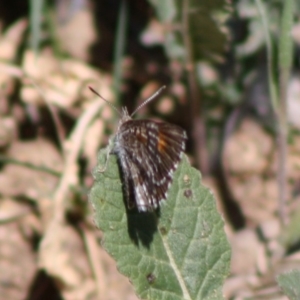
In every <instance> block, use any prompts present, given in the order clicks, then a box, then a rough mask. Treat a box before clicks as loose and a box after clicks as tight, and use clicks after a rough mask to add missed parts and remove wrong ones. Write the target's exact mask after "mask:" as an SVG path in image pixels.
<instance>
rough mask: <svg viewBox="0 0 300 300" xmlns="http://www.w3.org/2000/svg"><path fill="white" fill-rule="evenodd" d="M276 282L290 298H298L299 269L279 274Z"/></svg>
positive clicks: (292, 299)
mask: <svg viewBox="0 0 300 300" xmlns="http://www.w3.org/2000/svg"><path fill="white" fill-rule="evenodd" d="M277 282H278V284H279V286H280V287H281V289H282V290H283V292H284V294H285V295H287V296H288V297H289V299H290V300H298V299H300V285H299V282H300V270H293V271H291V272H287V273H284V274H280V275H279V276H278V278H277Z"/></svg>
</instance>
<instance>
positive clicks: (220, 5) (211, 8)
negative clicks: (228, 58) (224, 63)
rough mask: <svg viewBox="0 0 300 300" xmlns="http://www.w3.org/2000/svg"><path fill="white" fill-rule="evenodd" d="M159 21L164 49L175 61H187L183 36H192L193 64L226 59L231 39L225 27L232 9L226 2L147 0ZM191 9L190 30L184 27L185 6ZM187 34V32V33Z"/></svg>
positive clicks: (189, 12) (219, 0)
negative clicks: (164, 31) (163, 38)
mask: <svg viewBox="0 0 300 300" xmlns="http://www.w3.org/2000/svg"><path fill="white" fill-rule="evenodd" d="M148 1H149V2H150V3H151V5H152V6H153V7H154V9H155V11H156V15H157V17H158V19H159V20H160V21H161V22H162V23H163V24H164V25H165V28H166V37H165V49H166V52H167V55H168V56H169V57H172V58H177V59H178V58H179V59H185V56H186V49H185V47H186V46H187V45H184V42H183V35H190V40H191V43H192V45H191V48H192V49H191V50H192V52H193V53H194V60H195V61H198V60H201V59H210V60H215V59H216V58H217V59H219V58H220V57H221V56H223V54H224V51H225V49H226V46H227V41H228V39H229V33H228V29H227V27H226V26H225V25H226V21H227V20H228V18H229V16H230V14H231V11H232V8H231V4H230V2H229V1H227V0H210V1H199V0H184V1H178V0H165V1H159V0H148ZM184 5H187V8H188V14H189V16H188V28H184V24H183V12H184V9H183V6H184ZM186 30H188V32H186Z"/></svg>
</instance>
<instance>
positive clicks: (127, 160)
mask: <svg viewBox="0 0 300 300" xmlns="http://www.w3.org/2000/svg"><path fill="white" fill-rule="evenodd" d="M186 139H187V137H186V134H185V131H184V130H183V129H181V128H180V127H178V126H175V125H171V124H168V123H163V122H161V123H159V122H155V121H151V120H131V119H130V120H126V121H123V122H122V120H121V124H120V126H119V129H118V132H117V135H116V137H115V146H114V152H115V153H116V154H117V155H118V157H119V161H120V165H121V167H122V171H123V177H127V178H125V180H124V184H125V186H124V188H125V190H126V197H127V200H128V201H129V202H128V203H132V201H131V199H129V198H130V197H131V195H130V190H132V191H133V193H134V198H135V204H136V207H137V209H138V210H139V211H147V210H150V211H151V210H153V209H155V208H157V207H158V205H159V204H160V202H161V201H162V200H164V199H166V197H167V191H168V188H169V186H170V184H171V182H172V175H173V172H174V171H175V170H176V168H177V166H178V163H179V161H180V159H181V156H182V153H183V151H184V149H185V141H186ZM129 185H132V186H129Z"/></svg>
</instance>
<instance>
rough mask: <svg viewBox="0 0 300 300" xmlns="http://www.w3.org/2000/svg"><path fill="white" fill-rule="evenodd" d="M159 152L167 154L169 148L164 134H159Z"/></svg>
mask: <svg viewBox="0 0 300 300" xmlns="http://www.w3.org/2000/svg"><path fill="white" fill-rule="evenodd" d="M157 147H158V151H159V152H160V153H162V152H165V149H166V148H167V143H166V139H165V136H164V135H163V134H159V136H158V145H157Z"/></svg>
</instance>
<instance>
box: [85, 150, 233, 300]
mask: <svg viewBox="0 0 300 300" xmlns="http://www.w3.org/2000/svg"><path fill="white" fill-rule="evenodd" d="M105 158H106V150H101V151H100V153H99V157H98V163H99V165H98V166H97V167H96V169H95V171H94V177H95V183H94V186H93V188H92V190H91V193H90V201H91V203H92V205H93V207H94V209H95V222H96V225H97V226H98V227H99V228H100V229H101V230H102V231H103V233H104V239H103V246H104V248H105V249H106V250H107V251H108V252H109V253H110V254H111V255H112V256H113V257H114V259H115V260H116V261H117V265H118V268H119V270H120V272H121V273H123V274H124V275H126V276H128V277H129V279H130V281H131V282H132V284H133V285H134V288H135V291H136V293H137V295H138V296H139V297H140V298H142V299H151V300H155V299H159V300H161V299H164V300H167V299H170V300H181V299H185V300H187V299H202V300H203V299H223V297H222V285H223V281H224V279H225V278H226V276H227V275H228V272H229V262H230V249H229V244H228V242H227V239H226V236H225V233H224V230H223V225H224V223H223V220H222V218H221V216H220V215H219V213H218V212H217V210H216V205H215V200H214V198H213V194H212V192H211V191H210V190H209V189H207V188H205V187H204V186H202V185H201V183H200V182H201V177H200V173H199V172H198V171H197V170H196V169H194V168H192V167H191V166H190V164H189V163H188V160H187V158H186V157H185V156H184V158H183V159H182V162H181V163H180V165H179V167H178V169H177V171H176V172H175V173H174V179H173V183H172V186H171V187H170V189H169V193H168V199H167V200H166V201H165V202H164V203H163V204H162V206H161V209H160V211H159V212H146V213H145V212H140V213H139V212H137V211H136V210H135V209H131V210H129V209H127V206H126V203H125V200H124V199H123V193H122V181H121V177H120V172H119V168H118V165H117V160H116V157H115V155H111V156H110V158H109V163H108V167H107V169H106V171H105V172H103V173H100V172H97V169H98V170H99V169H100V168H101V166H103V165H104V163H105Z"/></svg>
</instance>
